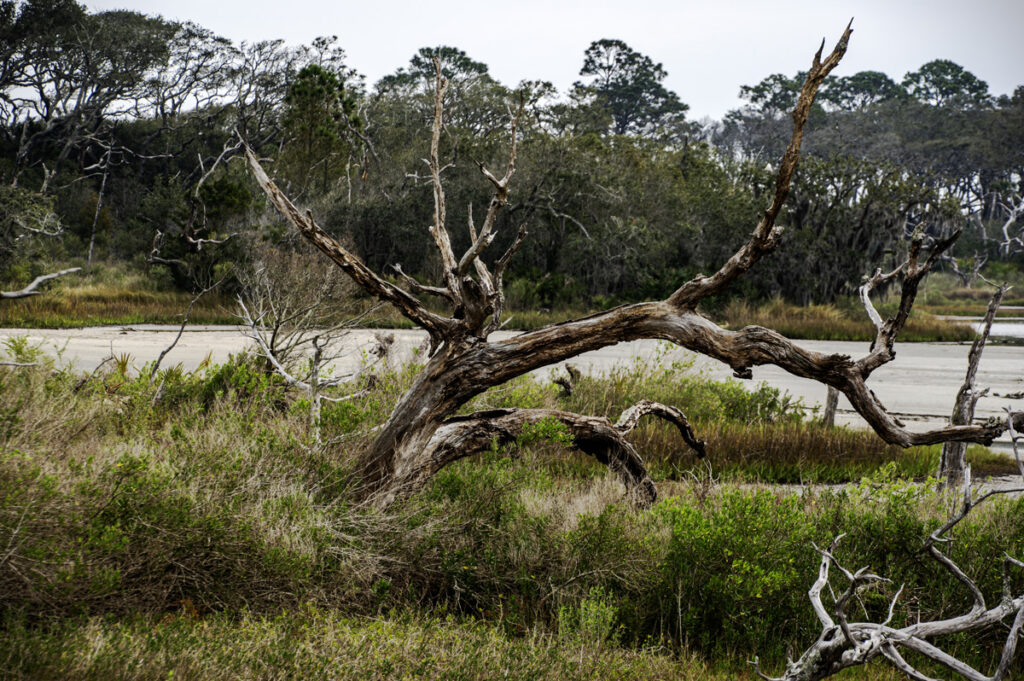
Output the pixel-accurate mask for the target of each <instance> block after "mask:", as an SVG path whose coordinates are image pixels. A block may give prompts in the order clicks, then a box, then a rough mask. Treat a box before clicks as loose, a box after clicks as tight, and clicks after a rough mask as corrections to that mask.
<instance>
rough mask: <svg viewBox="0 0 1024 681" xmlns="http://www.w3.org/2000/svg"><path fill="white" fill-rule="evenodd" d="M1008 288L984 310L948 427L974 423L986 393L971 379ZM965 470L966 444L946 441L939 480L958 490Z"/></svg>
mask: <svg viewBox="0 0 1024 681" xmlns="http://www.w3.org/2000/svg"><path fill="white" fill-rule="evenodd" d="M1006 291H1007V287H1006V286H1005V285H1004V286H1000V287H999V288H997V289H996V292H995V293H993V294H992V298H991V299H990V300H989V303H988V310H986V311H985V321H984V322H983V324H982V328H981V333H980V334H978V337H977V338H975V339H974V342H973V343H972V344H971V351H970V352H969V353H968V355H967V375H966V376H965V377H964V382H963V385H961V386H960V390H959V392H957V395H956V403H955V404H954V405H953V414H952V416H951V417H950V419H949V423H950V425H955V426H963V425H967V424H968V423H970V422H971V421H973V420H974V408H975V407H976V406H977V404H978V400H979V399H981V397H983V396H984V394H985V393H986V392H987V389H986V390H982V391H978V390H975V387H974V379H975V377H976V376H977V374H978V365H979V364H980V363H981V353H982V351H984V349H985V342H986V341H987V340H988V335H989V332H990V331H991V330H992V322H993V321H994V320H995V318H996V312H997V311H998V310H999V305H1000V304H1001V303H1002V302H1003V296H1004V295H1005V294H1006ZM966 467H967V443H966V442H946V443H944V444H943V445H942V455H941V456H940V457H939V479H940V480H945V481H946V484H947V485H949V486H951V487H954V488H955V487H959V486H960V485H961V484H963V480H964V470H965V469H966Z"/></svg>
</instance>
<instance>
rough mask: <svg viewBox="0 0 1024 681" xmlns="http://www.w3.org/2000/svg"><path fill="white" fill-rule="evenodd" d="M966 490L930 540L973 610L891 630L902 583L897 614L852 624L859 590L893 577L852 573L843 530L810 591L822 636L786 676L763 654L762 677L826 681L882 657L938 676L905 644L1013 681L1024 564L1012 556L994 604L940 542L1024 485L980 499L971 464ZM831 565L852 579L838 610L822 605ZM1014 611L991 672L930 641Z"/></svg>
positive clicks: (1022, 616) (971, 675)
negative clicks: (988, 503) (1017, 575)
mask: <svg viewBox="0 0 1024 681" xmlns="http://www.w3.org/2000/svg"><path fill="white" fill-rule="evenodd" d="M963 489H964V503H963V506H962V507H961V509H960V510H959V512H957V513H955V514H954V515H953V517H951V518H950V519H949V520H948V521H947V522H946V523H945V524H944V525H943V526H942V527H940V528H939V529H937V530H935V531H934V532H933V533H932V534H931V535H929V536H928V538H927V539H925V541H924V550H925V551H926V552H927V553H928V554H929V555H930V556H931V557H932V558H933V559H935V560H936V561H938V563H939V564H940V565H942V567H943V568H944V569H945V570H946V572H948V573H949V574H950V575H951V576H952V577H953V578H954V579H955V580H957V581H958V582H960V584H961V585H962V586H963V587H964V589H965V591H966V592H967V593H968V594H970V598H971V606H970V609H969V610H968V611H967V612H966V613H964V614H963V615H959V616H957V617H950V618H948V619H943V620H935V621H931V622H921V621H918V622H917V623H915V624H910V625H907V626H905V627H902V628H898V629H897V628H895V627H891V626H890V622H891V621H892V619H893V613H894V611H895V608H896V603H897V602H898V601H899V598H900V596H901V595H902V593H903V588H902V587H900V589H899V590H898V591H897V592H896V595H895V596H894V597H893V599H892V601H890V603H889V613H888V617H887V618H886V619H885V621H883V622H850V621H849V620H848V609H849V606H850V604H851V602H852V601H854V600H856V599H857V597H858V594H859V592H860V591H862V590H863V589H865V588H869V587H871V586H872V585H874V584H877V583H879V582H888V581H889V580H888V579H885V578H883V577H879V576H878V575H874V574H871V573H869V572H868V569H867V568H861V569H860V570H857V571H856V572H850V571H849V570H847V569H845V568H844V567H843V566H842V565H840V564H839V562H838V561H837V560H836V558H835V556H834V555H833V552H834V551H835V548H836V546H837V545H838V543H839V540H840V539H842V535H840V536H839V537H837V538H836V540H835V541H834V542H832V546H831V547H829V549H828V550H820V549H818V552H819V553H820V554H821V557H822V558H821V564H820V567H819V570H818V578H817V580H815V582H814V584H813V586H811V589H810V590H809V591H808V592H807V595H808V596H809V597H810V600H811V606H812V607H813V609H814V613H815V614H816V615H817V617H818V621H819V622H820V623H821V627H822V632H821V635H820V636H819V637H818V640H817V641H815V642H814V643H813V644H812V645H811V646H810V647H808V648H807V650H806V651H804V653H803V654H802V655H800V657H799V658H798V659H797V660H795V661H790V662H789V664H788V665H787V666H786V671H785V673H784V674H783V675H782V676H781V677H779V678H778V679H774V678H773V677H769V676H767V675H765V674H764V673H762V672H761V669H760V668H759V666H758V664H757V659H756V658H755V660H754V662H753V664H754V666H755V669H756V671H757V674H758V675H759V676H760V677H761V678H762V679H769V680H770V681H818V680H819V679H825V678H828V677H830V676H833V675H835V674H837V673H839V672H840V671H842V670H843V669H846V668H848V667H855V666H859V665H863V664H867V663H868V662H870V661H871V660H873V659H875V658H878V657H879V656H881V657H884V658H885V659H886V660H888V661H889V662H890V663H891V664H892V665H893V666H894V667H896V668H897V669H899V670H900V671H902V672H903V673H904V674H906V675H907V676H908V677H909V678H912V679H918V680H919V681H931V679H930V677H927V676H925V675H924V674H922V673H921V672H919V671H917V670H916V669H915V668H914V667H913V666H911V665H910V664H909V663H908V662H907V660H906V659H904V658H903V656H902V655H901V654H900V651H899V649H900V648H905V649H907V650H912V651H914V652H915V653H917V654H919V655H921V656H923V657H925V658H928V659H930V660H932V661H934V662H937V663H939V664H941V665H943V666H944V667H946V668H947V669H949V670H950V671H952V672H954V673H955V674H958V675H959V676H962V677H964V678H965V679H968V680H969V681H1001V680H1002V679H1005V678H1007V674H1008V673H1009V670H1010V664H1011V662H1012V661H1013V657H1014V654H1015V653H1016V649H1017V643H1018V640H1019V639H1020V635H1021V630H1022V628H1024V595H1017V596H1013V595H1012V594H1013V591H1012V588H1013V580H1011V579H1010V575H1009V569H1010V568H1024V563H1021V562H1020V561H1018V560H1016V559H1014V558H1011V557H1009V556H1006V557H1005V558H1004V561H1003V594H1002V598H1001V599H1000V602H999V604H998V605H996V606H993V607H991V608H989V607H988V606H987V605H986V603H985V597H984V596H983V595H982V593H981V590H980V589H979V588H978V585H977V584H975V582H974V580H972V579H971V578H970V577H968V576H967V575H966V574H965V573H964V572H963V570H961V569H960V567H959V566H957V564H956V563H954V562H953V561H952V560H951V559H950V558H949V556H947V555H946V554H944V553H942V551H940V550H939V548H938V546H939V545H942V544H945V543H948V542H949V541H951V538H950V537H949V536H948V534H949V532H950V531H951V530H952V529H953V528H954V527H956V525H957V524H959V523H960V521H962V520H963V519H964V518H966V517H967V515H968V514H969V513H970V512H971V511H972V510H973V509H974V508H975V507H977V506H978V504H980V503H982V502H983V501H985V500H986V499H988V498H989V497H992V496H994V495H996V494H1001V493H1006V492H1015V493H1019V492H1021V491H1024V489H1015V490H999V491H995V492H989V493H987V494H985V495H982V496H981V497H979V498H978V499H976V500H975V499H972V497H971V483H970V470H969V469H968V472H967V475H966V476H965V480H964V485H963ZM831 567H835V569H837V570H839V571H840V572H841V573H842V574H843V576H844V577H845V578H846V580H847V581H848V582H849V586H847V588H846V589H845V590H844V591H842V592H840V593H839V594H838V595H836V596H835V601H834V604H833V607H832V610H831V612H830V611H829V609H828V608H826V607H825V605H824V603H823V602H822V592H823V591H824V590H825V587H827V586H828V587H829V589H828V590H829V591H830V592H831V591H832V589H831V587H830V585H829V570H830V568H831ZM1010 616H1013V621H1012V624H1011V625H1010V627H1009V629H1010V630H1009V634H1008V636H1007V638H1006V643H1005V644H1004V646H1003V652H1002V655H1001V656H1000V659H999V663H998V665H997V667H996V670H995V672H994V673H993V674H992V675H991V676H988V675H985V674H983V673H981V672H980V671H978V670H976V669H974V668H973V667H971V666H970V665H968V664H966V663H965V662H963V661H961V660H958V659H956V658H955V657H953V656H952V655H950V654H948V653H946V652H945V651H943V650H942V649H940V648H938V647H937V646H935V645H934V644H932V643H930V642H929V639H934V638H937V637H941V636H949V635H951V634H964V633H967V632H978V631H984V630H985V629H989V628H992V627H996V626H998V625H1000V624H1001V623H1004V621H1005V620H1006V619H1007V618H1009V617H1010Z"/></svg>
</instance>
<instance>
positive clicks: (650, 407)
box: [615, 400, 707, 459]
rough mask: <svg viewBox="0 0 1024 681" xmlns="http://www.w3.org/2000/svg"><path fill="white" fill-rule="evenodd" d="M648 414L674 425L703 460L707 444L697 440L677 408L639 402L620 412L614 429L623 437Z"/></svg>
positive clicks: (646, 401)
mask: <svg viewBox="0 0 1024 681" xmlns="http://www.w3.org/2000/svg"><path fill="white" fill-rule="evenodd" d="M648 414H650V415H651V416H657V417H658V418H662V419H665V420H666V421H668V422H669V423H671V424H673V425H675V427H676V428H678V429H679V434H680V435H682V436H683V441H684V442H685V443H686V444H688V445H689V446H690V449H692V450H693V451H695V452H696V453H697V456H698V457H700V458H702V459H703V458H704V454H705V451H704V448H705V447H706V446H707V443H706V442H704V441H703V440H698V439H697V435H696V434H695V433H694V432H693V427H692V426H690V421H689V420H688V419H687V418H686V414H684V413H683V412H682V411H680V410H679V409H678V408H677V407H670V406H668V405H665V404H661V403H660V402H652V401H651V400H640V401H639V402H637V403H636V404H634V405H633V406H632V407H630V408H629V409H627V410H626V411H624V412H622V415H621V416H619V420H618V421H616V422H615V427H616V428H618V429H619V432H621V433H622V434H623V435H625V434H626V433H629V432H631V431H632V430H633V429H634V428H636V425H637V424H638V423H639V422H640V419H641V418H642V417H644V416H647V415H648Z"/></svg>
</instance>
